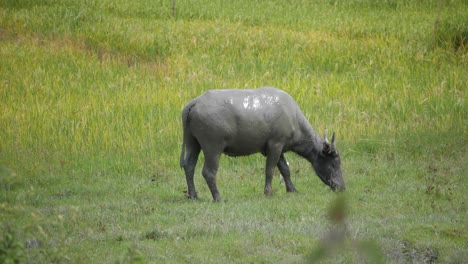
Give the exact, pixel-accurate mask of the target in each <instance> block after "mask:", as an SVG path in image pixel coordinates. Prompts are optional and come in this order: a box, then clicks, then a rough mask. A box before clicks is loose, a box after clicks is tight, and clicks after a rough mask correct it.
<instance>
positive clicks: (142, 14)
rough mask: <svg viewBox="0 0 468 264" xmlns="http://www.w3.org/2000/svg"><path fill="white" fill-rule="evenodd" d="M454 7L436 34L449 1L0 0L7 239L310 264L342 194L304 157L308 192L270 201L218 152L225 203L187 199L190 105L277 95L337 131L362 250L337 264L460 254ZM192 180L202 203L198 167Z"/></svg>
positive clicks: (297, 176) (120, 256)
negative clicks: (372, 256) (197, 100)
mask: <svg viewBox="0 0 468 264" xmlns="http://www.w3.org/2000/svg"><path fill="white" fill-rule="evenodd" d="M445 2H446V3H445V4H444V6H443V9H442V12H441V14H440V20H439V26H438V27H437V28H438V30H437V32H434V22H435V19H436V17H437V15H438V7H439V1H429V2H427V1H424V2H422V1H416V0H414V1H398V0H394V1H390V0H389V1H331V0H322V1H289V2H285V1H234V2H227V1H177V2H176V4H177V9H176V10H177V12H176V16H175V17H172V15H171V12H172V11H171V4H172V3H171V1H130V2H129V1H107V0H105V1H92V0H87V1H67V0H60V1H58V0H48V1H41V2H40V3H38V2H37V1H26V0H24V1H3V2H1V4H0V7H1V9H0V58H1V63H0V77H1V78H0V124H1V125H0V189H1V194H0V218H1V219H2V222H1V226H0V231H5V232H0V233H5V234H6V235H5V236H4V237H3V238H2V239H3V240H1V241H0V242H2V243H1V245H0V246H2V247H4V248H7V249H8V250H9V251H8V252H10V253H12V255H11V256H13V257H12V258H17V257H18V258H21V259H23V260H26V261H47V262H53V261H59V262H60V261H71V262H88V261H89V260H99V261H102V262H114V261H122V262H125V261H138V260H144V261H166V262H171V261H173V262H187V261H191V260H194V261H196V262H218V263H219V262H220V261H222V260H224V261H229V262H236V261H241V262H267V261H270V260H271V261H272V262H301V261H306V260H307V257H308V256H309V257H310V256H311V255H310V254H311V252H314V248H316V247H317V246H318V247H319V246H320V243H321V242H320V241H321V240H320V237H323V236H325V237H326V236H327V232H326V230H328V229H330V228H331V227H330V225H329V224H328V222H327V217H326V216H325V215H326V212H327V210H328V209H327V208H328V206H327V204H328V203H329V202H330V201H331V200H333V199H334V195H333V194H331V193H329V192H328V191H327V190H326V189H325V187H323V186H322V185H320V183H319V181H318V180H317V179H315V178H314V177H303V175H312V174H313V172H312V171H311V170H310V168H309V166H308V165H307V164H306V163H305V162H303V161H301V160H300V159H298V158H296V157H294V156H288V160H289V161H290V163H291V168H292V170H293V178H294V180H295V183H296V185H297V186H298V189H299V190H300V191H303V192H302V193H301V194H299V195H297V196H291V195H287V194H286V193H285V192H284V190H282V189H284V186H279V185H276V186H275V187H274V188H275V191H276V192H275V195H274V197H272V198H269V199H266V198H265V199H263V197H262V199H258V197H259V196H261V193H262V191H261V190H262V188H263V187H262V184H263V176H262V174H263V169H262V168H263V165H264V160H263V159H262V157H257V156H252V157H248V158H239V159H227V158H223V159H222V161H221V163H222V165H221V168H220V172H219V175H218V177H219V185H220V190H221V192H222V194H223V196H224V197H226V199H227V202H226V203H223V204H221V205H214V204H208V203H205V202H201V203H189V202H187V201H185V198H184V193H183V191H184V190H185V180H184V178H183V175H182V174H183V173H182V171H180V170H179V168H178V155H179V151H180V143H181V123H180V122H181V120H180V112H181V109H182V107H183V106H184V104H185V103H186V102H188V101H189V100H190V99H192V98H193V97H195V96H197V95H199V94H201V93H202V92H204V91H206V90H208V89H215V88H252V87H259V86H264V85H270V86H276V87H279V88H282V89H284V90H285V91H287V92H288V93H290V94H291V95H292V96H293V97H294V98H295V99H296V100H297V102H298V103H299V105H300V106H301V108H302V110H303V112H304V113H305V114H306V116H307V118H308V119H309V121H310V122H311V124H312V125H313V126H314V127H315V128H316V130H318V131H320V132H321V131H323V129H324V128H329V129H332V130H336V131H337V132H338V147H339V149H340V150H341V153H342V159H343V166H344V171H345V179H346V182H347V185H348V190H347V195H346V197H347V203H348V207H349V212H348V218H347V221H348V222H347V223H346V225H347V226H348V228H349V230H348V231H349V233H350V234H351V235H350V234H348V235H347V236H346V237H347V238H346V240H345V241H344V243H345V244H346V243H348V244H347V245H348V246H349V247H347V249H350V248H351V252H349V251H346V252H347V253H345V254H344V255H343V256H341V255H340V256H337V257H336V258H335V259H334V260H337V261H341V262H350V261H355V262H356V261H358V260H359V259H362V258H366V257H365V254H364V256H361V255H360V254H358V253H356V252H354V251H355V250H356V247H355V245H361V242H360V241H361V240H364V241H366V240H375V241H376V243H377V247H378V248H380V249H381V250H382V255H383V257H384V258H385V260H386V261H388V262H395V263H397V262H404V261H408V262H411V261H416V262H417V261H421V262H422V261H423V259H424V258H429V259H431V258H432V259H434V258H435V259H436V260H440V261H442V262H450V261H453V262H457V261H462V260H464V259H466V254H465V255H463V252H464V246H466V245H465V244H464V240H466V238H467V233H466V231H464V230H465V229H466V228H465V227H466V220H464V219H465V218H466V213H465V212H466V204H465V202H464V201H465V200H466V198H467V197H466V194H465V192H464V191H463V190H464V189H466V186H467V181H466V177H464V175H465V174H466V164H465V159H466V157H465V150H466V148H465V146H466V136H467V135H466V127H467V125H468V124H467V121H466V116H467V107H466V84H467V83H468V75H467V71H466V68H467V51H466V29H465V28H464V25H466V21H467V19H468V17H467V14H468V12H466V11H467V10H468V8H467V5H466V3H465V2H464V1H457V0H455V1H445ZM434 36H436V40H437V42H436V43H434ZM202 158H203V157H202ZM196 184H197V188H198V189H199V193H200V196H201V197H202V201H208V200H209V191H208V189H207V188H206V184H205V183H204V182H203V179H202V177H199V169H198V171H197V177H196ZM304 201H305V202H304ZM356 243H357V244H356ZM98 244H100V245H102V246H97V245H98ZM371 244H372V243H371ZM18 245H22V246H18ZM211 248H215V249H216V250H211ZM345 248H346V247H345ZM433 251H434V252H436V253H437V254H436V253H434V252H433ZM18 252H19V253H25V254H23V256H18V255H15V254H14V253H18ZM83 252H86V253H83ZM411 252H413V253H411ZM427 252H429V253H427ZM431 252H432V253H431ZM426 253H427V254H426ZM20 255H21V254H20ZM275 260H276V261H275ZM334 260H333V259H332V260H330V261H334Z"/></svg>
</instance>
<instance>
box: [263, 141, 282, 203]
mask: <svg viewBox="0 0 468 264" xmlns="http://www.w3.org/2000/svg"><path fill="white" fill-rule="evenodd" d="M280 155H281V150H280V148H269V149H268V153H267V158H266V166H265V190H264V193H265V195H271V194H273V189H272V187H271V182H272V180H273V175H274V174H275V168H276V165H277V164H278V160H279V158H280Z"/></svg>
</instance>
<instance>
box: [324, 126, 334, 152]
mask: <svg viewBox="0 0 468 264" xmlns="http://www.w3.org/2000/svg"><path fill="white" fill-rule="evenodd" d="M323 138H324V141H323V148H322V154H324V155H332V154H335V153H337V152H336V145H335V132H333V135H332V142H331V144H330V142H329V141H328V135H327V130H326V129H325V133H324V135H323Z"/></svg>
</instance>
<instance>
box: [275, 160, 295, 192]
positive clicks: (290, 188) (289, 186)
mask: <svg viewBox="0 0 468 264" xmlns="http://www.w3.org/2000/svg"><path fill="white" fill-rule="evenodd" d="M278 170H279V171H280V173H281V175H283V179H284V183H285V185H286V191H287V192H296V188H295V187H294V184H293V183H292V181H291V173H290V171H289V166H288V163H287V162H286V159H285V158H284V155H283V154H281V156H280V158H279V161H278Z"/></svg>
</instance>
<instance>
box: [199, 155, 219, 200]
mask: <svg viewBox="0 0 468 264" xmlns="http://www.w3.org/2000/svg"><path fill="white" fill-rule="evenodd" d="M204 154H205V164H204V165H203V170H202V175H203V177H204V178H205V181H206V184H208V188H210V191H211V195H212V196H213V200H214V201H215V202H219V201H221V196H220V195H219V191H218V187H217V186H216V173H217V172H218V167H219V158H220V156H221V154H209V153H207V152H206V151H204Z"/></svg>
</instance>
